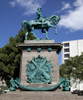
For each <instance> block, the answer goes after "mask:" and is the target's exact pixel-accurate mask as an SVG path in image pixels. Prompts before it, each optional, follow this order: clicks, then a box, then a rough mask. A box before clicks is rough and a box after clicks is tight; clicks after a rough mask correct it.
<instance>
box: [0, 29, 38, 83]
mask: <svg viewBox="0 0 83 100" xmlns="http://www.w3.org/2000/svg"><path fill="white" fill-rule="evenodd" d="M25 33H26V30H24V31H21V30H20V31H19V33H18V34H17V35H16V36H15V38H14V37H10V38H9V43H8V44H6V45H5V46H4V47H3V48H0V76H1V77H2V78H3V79H5V80H6V83H7V84H9V80H10V78H11V77H14V78H16V77H19V68H20V57H21V51H20V50H19V49H18V48H16V44H17V43H23V42H24V39H25ZM32 39H36V38H35V37H34V36H33V35H32V34H31V33H29V35H28V40H32Z"/></svg>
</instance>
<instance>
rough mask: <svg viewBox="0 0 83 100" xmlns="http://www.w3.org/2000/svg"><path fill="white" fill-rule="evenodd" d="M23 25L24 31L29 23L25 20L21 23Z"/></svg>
mask: <svg viewBox="0 0 83 100" xmlns="http://www.w3.org/2000/svg"><path fill="white" fill-rule="evenodd" d="M21 25H22V28H21V29H22V31H24V29H25V26H26V25H27V21H26V20H23V21H22V23H21Z"/></svg>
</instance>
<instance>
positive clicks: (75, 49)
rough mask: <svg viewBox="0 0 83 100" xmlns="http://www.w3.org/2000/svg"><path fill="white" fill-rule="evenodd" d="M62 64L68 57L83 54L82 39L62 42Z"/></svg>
mask: <svg viewBox="0 0 83 100" xmlns="http://www.w3.org/2000/svg"><path fill="white" fill-rule="evenodd" d="M62 44H63V48H62V63H65V62H66V60H67V59H68V58H69V57H74V56H76V55H81V53H82V52H83V39H81V40H72V41H64V42H62Z"/></svg>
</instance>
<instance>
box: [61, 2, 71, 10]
mask: <svg viewBox="0 0 83 100" xmlns="http://www.w3.org/2000/svg"><path fill="white" fill-rule="evenodd" d="M62 4H63V7H62V8H61V10H66V9H69V8H71V6H70V4H69V3H65V2H62Z"/></svg>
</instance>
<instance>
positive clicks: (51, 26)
mask: <svg viewBox="0 0 83 100" xmlns="http://www.w3.org/2000/svg"><path fill="white" fill-rule="evenodd" d="M51 27H53V28H55V34H57V29H56V27H55V26H53V25H52V26H51Z"/></svg>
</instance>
